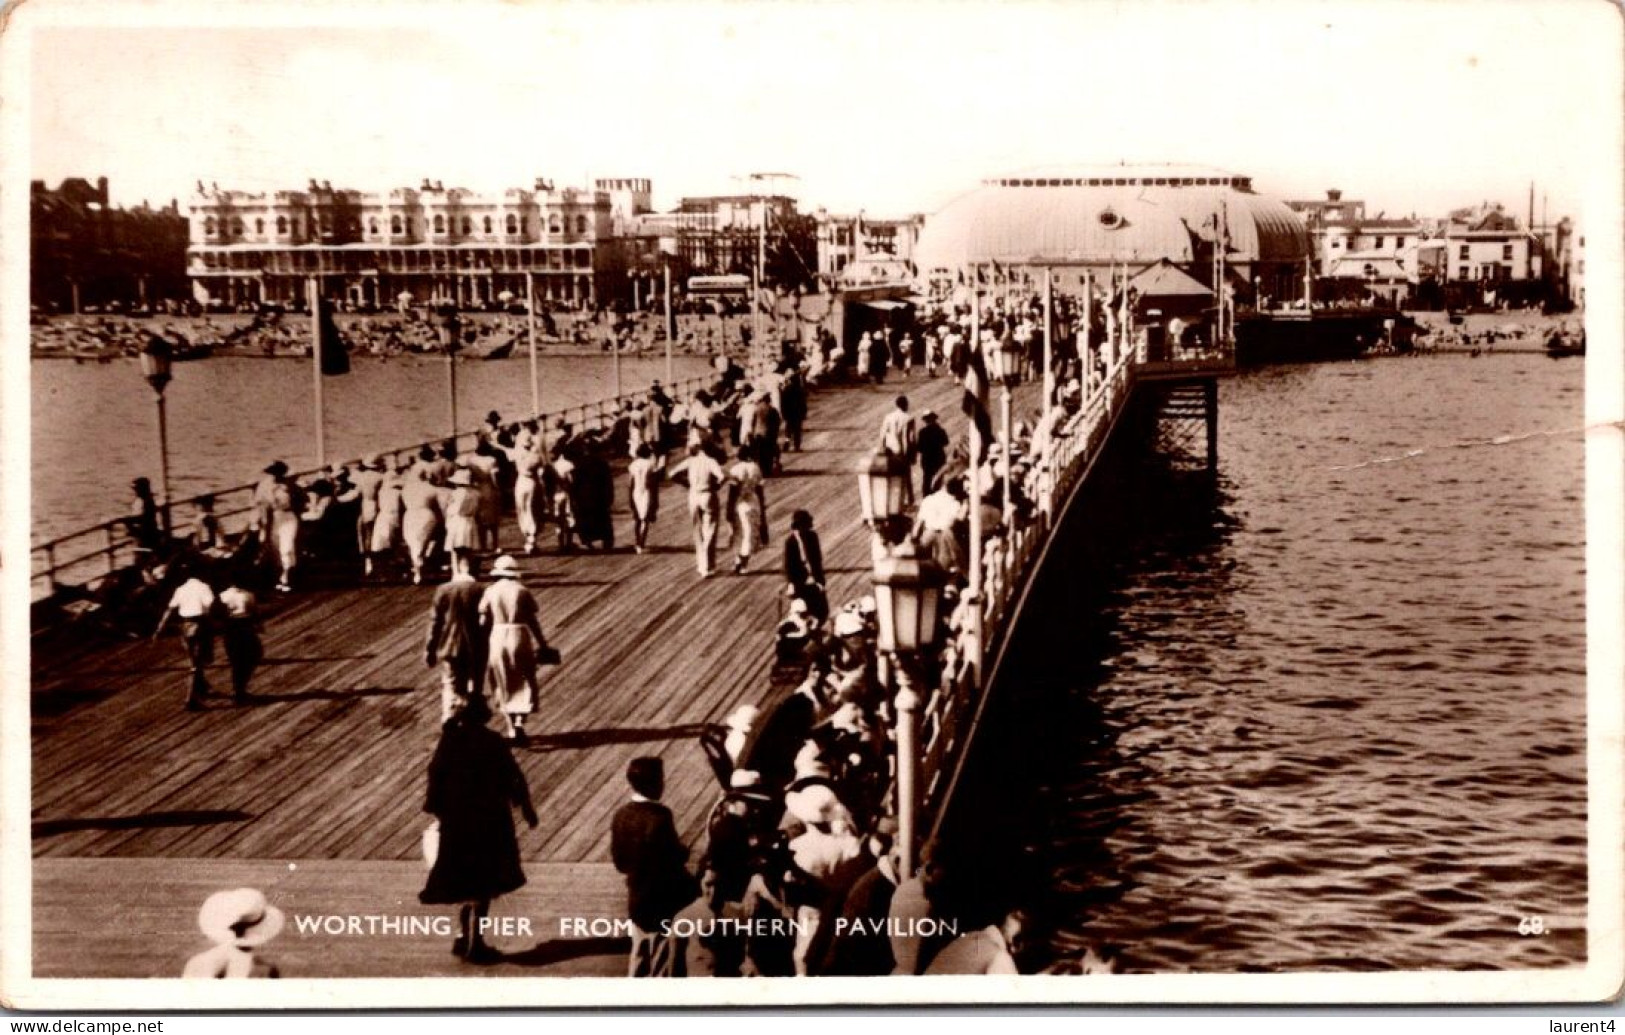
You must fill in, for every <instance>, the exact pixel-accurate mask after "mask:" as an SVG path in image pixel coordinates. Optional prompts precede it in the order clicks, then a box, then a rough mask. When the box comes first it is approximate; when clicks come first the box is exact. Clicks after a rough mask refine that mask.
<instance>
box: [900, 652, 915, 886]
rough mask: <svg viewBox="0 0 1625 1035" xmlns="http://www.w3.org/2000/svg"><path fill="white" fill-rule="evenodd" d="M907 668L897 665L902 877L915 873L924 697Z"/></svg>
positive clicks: (904, 878) (908, 876)
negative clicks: (921, 721) (916, 689)
mask: <svg viewBox="0 0 1625 1035" xmlns="http://www.w3.org/2000/svg"><path fill="white" fill-rule="evenodd" d="M906 673H907V669H906V668H905V666H903V665H902V664H898V666H897V682H898V685H899V687H900V688H901V689H899V690H898V692H897V700H896V704H897V870H898V877H899V878H901V879H902V880H907V879H908V878H910V877H912V876H914V844H915V839H916V830H917V829H918V827H919V806H920V801H919V788H918V786H917V784H918V780H917V778H916V777H917V774H918V773H919V765H920V757H919V756H920V746H919V731H920V727H919V722H920V711H919V709H920V698H919V695H917V694H916V693H915V692H914V688H913V686H912V685H911V684H910V683H909V680H908V676H907V674H906Z"/></svg>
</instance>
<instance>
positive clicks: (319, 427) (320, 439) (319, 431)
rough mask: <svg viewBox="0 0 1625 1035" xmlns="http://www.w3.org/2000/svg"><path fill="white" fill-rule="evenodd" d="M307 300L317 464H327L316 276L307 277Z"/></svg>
mask: <svg viewBox="0 0 1625 1035" xmlns="http://www.w3.org/2000/svg"><path fill="white" fill-rule="evenodd" d="M305 300H306V303H307V305H308V307H309V309H310V372H311V378H312V383H313V385H314V388H315V407H316V464H317V466H319V467H326V466H327V430H326V428H325V427H323V425H324V423H325V421H324V420H323V413H324V409H325V407H324V405H323V399H322V302H321V295H320V289H319V288H318V287H317V279H316V278H315V277H306V278H305Z"/></svg>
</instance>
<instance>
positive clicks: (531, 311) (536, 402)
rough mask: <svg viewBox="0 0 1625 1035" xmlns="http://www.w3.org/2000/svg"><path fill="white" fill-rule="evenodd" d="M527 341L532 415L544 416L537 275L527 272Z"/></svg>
mask: <svg viewBox="0 0 1625 1035" xmlns="http://www.w3.org/2000/svg"><path fill="white" fill-rule="evenodd" d="M525 340H526V342H527V343H528V345H529V349H530V415H531V416H532V417H540V416H541V415H542V378H541V374H540V373H539V372H538V368H537V366H536V274H535V273H534V272H532V271H530V270H526V271H525Z"/></svg>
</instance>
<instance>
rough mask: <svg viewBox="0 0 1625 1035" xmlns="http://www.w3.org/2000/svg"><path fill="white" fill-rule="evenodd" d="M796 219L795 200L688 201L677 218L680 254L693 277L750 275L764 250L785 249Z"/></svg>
mask: <svg viewBox="0 0 1625 1035" xmlns="http://www.w3.org/2000/svg"><path fill="white" fill-rule="evenodd" d="M796 215H797V213H796V202H795V199H794V198H789V197H785V196H784V195H779V194H773V195H752V194H743V195H741V194H726V195H712V196H707V197H692V198H683V199H682V200H681V201H680V202H679V203H678V206H677V209H676V211H675V212H673V213H672V216H673V223H674V225H675V229H676V235H677V255H678V257H679V258H680V259H681V260H682V261H683V264H684V266H685V267H686V268H687V269H688V270H690V271H691V272H693V273H698V274H726V273H749V272H750V271H751V270H752V269H754V268H755V265H756V255H757V250H758V248H759V247H760V246H761V245H763V244H764V243H765V245H766V248H777V247H782V243H783V241H784V239H785V236H786V232H787V231H786V228H788V227H789V226H790V225H791V223H792V221H793V220H794V219H795V218H796ZM764 221H765V225H764ZM809 258H810V256H809Z"/></svg>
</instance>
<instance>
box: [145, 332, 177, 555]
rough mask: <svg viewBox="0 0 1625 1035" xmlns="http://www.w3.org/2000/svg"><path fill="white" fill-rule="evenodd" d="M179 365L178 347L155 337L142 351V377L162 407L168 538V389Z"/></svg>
mask: <svg viewBox="0 0 1625 1035" xmlns="http://www.w3.org/2000/svg"><path fill="white" fill-rule="evenodd" d="M174 361H175V350H174V347H173V346H171V345H170V344H169V342H167V341H165V340H164V339H163V338H160V337H159V336H158V335H156V334H154V335H151V336H150V337H148V338H147V344H146V346H145V347H144V348H143V349H142V350H141V376H142V377H145V378H146V379H147V384H149V385H151V386H152V396H153V399H154V400H155V401H156V402H157V404H158V471H159V477H160V479H161V483H162V485H163V489H164V535H165V536H166V537H167V536H168V535H169V534H170V531H171V524H170V515H169V422H168V414H167V413H166V411H165V409H164V389H165V388H167V387H169V381H170V377H171V374H170V368H171V366H172V365H173V363H174Z"/></svg>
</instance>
